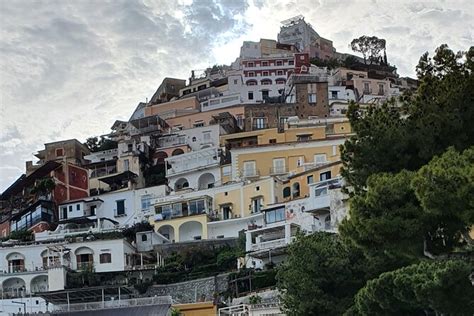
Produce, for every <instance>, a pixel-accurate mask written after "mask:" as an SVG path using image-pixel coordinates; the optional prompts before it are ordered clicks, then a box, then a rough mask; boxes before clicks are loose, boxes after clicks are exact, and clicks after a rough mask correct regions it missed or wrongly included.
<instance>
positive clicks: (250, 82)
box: [247, 80, 257, 86]
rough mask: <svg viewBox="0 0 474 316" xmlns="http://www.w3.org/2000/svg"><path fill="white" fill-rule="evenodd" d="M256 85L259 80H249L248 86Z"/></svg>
mask: <svg viewBox="0 0 474 316" xmlns="http://www.w3.org/2000/svg"><path fill="white" fill-rule="evenodd" d="M256 85H257V81H255V80H249V81H247V86H256Z"/></svg>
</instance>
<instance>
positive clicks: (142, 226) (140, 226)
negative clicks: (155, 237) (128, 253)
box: [122, 222, 154, 241]
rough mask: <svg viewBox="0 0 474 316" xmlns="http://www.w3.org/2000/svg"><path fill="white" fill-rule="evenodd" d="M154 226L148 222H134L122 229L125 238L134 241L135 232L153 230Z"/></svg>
mask: <svg viewBox="0 0 474 316" xmlns="http://www.w3.org/2000/svg"><path fill="white" fill-rule="evenodd" d="M153 230H154V228H153V226H152V225H151V224H150V223H149V222H141V223H135V224H134V225H133V226H131V227H129V228H126V229H124V230H123V231H122V234H123V236H124V237H125V238H127V239H128V240H130V241H136V236H137V235H136V234H137V233H139V232H147V231H153Z"/></svg>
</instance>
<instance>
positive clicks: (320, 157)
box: [314, 154, 327, 164]
mask: <svg viewBox="0 0 474 316" xmlns="http://www.w3.org/2000/svg"><path fill="white" fill-rule="evenodd" d="M326 161H327V160H326V154H316V155H314V162H315V163H316V164H323V163H326Z"/></svg>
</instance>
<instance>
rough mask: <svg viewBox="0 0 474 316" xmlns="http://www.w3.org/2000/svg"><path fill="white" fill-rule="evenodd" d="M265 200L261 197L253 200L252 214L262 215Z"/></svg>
mask: <svg viewBox="0 0 474 316" xmlns="http://www.w3.org/2000/svg"><path fill="white" fill-rule="evenodd" d="M262 203H263V199H262V198H261V197H258V198H255V199H252V213H260V211H261V210H262Z"/></svg>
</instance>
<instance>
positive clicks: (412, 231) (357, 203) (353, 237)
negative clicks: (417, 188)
mask: <svg viewBox="0 0 474 316" xmlns="http://www.w3.org/2000/svg"><path fill="white" fill-rule="evenodd" d="M412 178H413V173H411V172H408V171H402V172H400V173H398V174H395V175H392V174H376V175H373V176H371V177H370V178H369V180H368V184H367V192H366V193H365V194H359V195H355V196H354V197H353V198H352V199H351V201H350V211H349V216H348V218H347V219H345V220H344V221H343V222H342V224H341V225H340V227H339V230H340V233H341V235H342V237H343V238H345V239H348V240H349V241H350V242H352V243H354V244H355V245H356V246H358V247H360V248H362V249H364V252H365V253H366V255H368V256H369V257H372V256H383V257H385V258H386V259H387V260H389V261H392V262H393V264H398V265H400V264H401V265H403V264H407V263H411V262H413V260H416V258H419V257H421V256H423V241H424V237H425V233H426V230H425V227H424V225H423V224H424V223H423V212H422V210H421V207H420V205H419V202H418V200H417V199H416V196H415V192H414V191H413V189H412V188H411V187H410V185H409V184H410V181H411V179H412ZM386 264H387V262H385V263H384V265H386Z"/></svg>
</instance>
